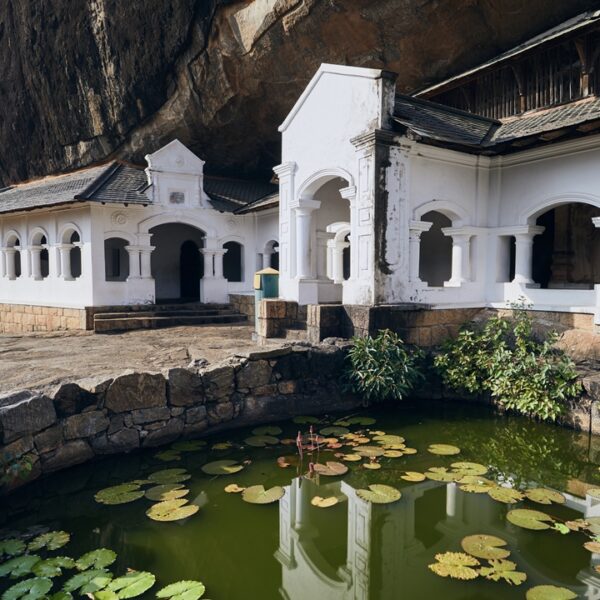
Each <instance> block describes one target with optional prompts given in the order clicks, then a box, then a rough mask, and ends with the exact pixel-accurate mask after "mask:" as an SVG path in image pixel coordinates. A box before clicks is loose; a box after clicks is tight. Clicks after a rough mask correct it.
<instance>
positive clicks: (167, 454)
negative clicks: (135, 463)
mask: <svg viewBox="0 0 600 600" xmlns="http://www.w3.org/2000/svg"><path fill="white" fill-rule="evenodd" d="M154 458H158V460H162V461H164V462H172V461H174V460H181V454H180V453H179V452H177V451H176V450H163V451H162V452H159V453H158V454H155V455H154Z"/></svg>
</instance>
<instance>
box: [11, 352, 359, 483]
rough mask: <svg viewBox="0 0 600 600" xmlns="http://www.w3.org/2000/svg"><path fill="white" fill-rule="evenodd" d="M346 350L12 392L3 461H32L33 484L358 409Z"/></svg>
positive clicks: (249, 357) (255, 356)
mask: <svg viewBox="0 0 600 600" xmlns="http://www.w3.org/2000/svg"><path fill="white" fill-rule="evenodd" d="M346 346H347V345H346ZM345 354H346V347H345V346H344V345H339V346H336V345H324V344H323V345H320V346H312V347H310V346H300V345H294V346H289V347H284V348H278V349H275V350H265V351H258V352H252V353H249V354H245V355H239V356H234V357H232V358H230V359H227V360H226V361H223V362H220V363H217V364H214V365H210V366H208V367H205V368H196V367H193V366H190V367H188V368H174V369H170V370H168V371H167V372H165V373H148V372H133V371H131V372H125V373H122V374H120V375H117V376H115V377H109V378H102V379H87V380H80V381H76V382H69V383H62V384H60V385H58V386H57V387H56V388H55V389H53V390H51V391H48V392H46V393H42V392H35V391H29V390H28V391H22V392H18V393H13V394H10V395H6V396H3V397H0V457H1V456H10V457H13V458H16V459H21V458H23V457H27V459H28V460H29V461H30V462H31V463H32V464H33V469H32V471H31V473H30V476H29V477H28V480H32V479H36V478H37V477H40V476H41V475H43V474H47V473H52V472H54V471H58V470H60V469H65V468H67V467H71V466H73V465H77V464H80V463H83V462H86V461H89V460H91V459H93V458H94V457H96V456H102V455H107V454H116V453H122V452H130V451H133V450H136V449H138V448H147V447H152V446H159V445H162V444H166V443H169V442H172V441H174V440H176V439H180V438H182V439H183V438H193V437H197V436H201V435H203V434H206V433H208V432H213V431H218V430H222V429H226V428H232V427H239V426H243V425H252V424H256V423H265V422H269V421H274V420H282V419H287V418H290V417H291V416H293V415H296V414H304V413H309V414H311V413H312V414H319V413H325V412H329V411H336V410H350V409H352V408H355V407H356V406H358V405H360V401H359V400H358V399H357V398H353V397H350V396H348V394H343V393H342V389H341V386H340V382H339V376H340V374H341V372H342V369H343V362H344V357H345ZM17 483H18V484H21V483H24V482H17Z"/></svg>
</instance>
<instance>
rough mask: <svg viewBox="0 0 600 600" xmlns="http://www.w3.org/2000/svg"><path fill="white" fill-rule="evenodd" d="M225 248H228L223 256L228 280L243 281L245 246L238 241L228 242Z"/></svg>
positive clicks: (225, 275) (225, 274) (224, 273)
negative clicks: (243, 249) (243, 250)
mask: <svg viewBox="0 0 600 600" xmlns="http://www.w3.org/2000/svg"><path fill="white" fill-rule="evenodd" d="M223 248H225V249H226V250H227V252H226V253H225V256H223V276H224V277H225V279H227V280H228V281H243V280H244V277H243V269H242V257H243V252H242V248H243V246H242V245H241V244H238V243H237V242H227V243H226V244H223Z"/></svg>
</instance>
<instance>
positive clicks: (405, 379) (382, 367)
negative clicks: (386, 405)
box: [346, 329, 423, 401]
mask: <svg viewBox="0 0 600 600" xmlns="http://www.w3.org/2000/svg"><path fill="white" fill-rule="evenodd" d="M353 342H354V345H353V346H352V348H351V349H350V352H349V355H348V361H349V366H348V368H347V371H346V375H347V378H348V380H349V382H350V387H351V389H352V391H354V392H355V393H357V394H360V395H362V396H363V397H364V398H365V399H366V400H367V401H373V400H388V399H398V400H400V399H402V398H403V397H404V396H406V395H407V394H408V393H409V392H410V391H411V390H412V389H413V388H414V387H415V385H416V384H417V383H418V382H419V381H420V380H422V379H423V375H422V373H421V362H422V359H423V354H422V352H421V351H420V350H419V349H418V348H414V349H408V348H407V346H406V345H405V344H404V342H403V341H402V339H401V338H400V337H399V336H398V335H396V334H395V333H393V332H392V331H390V330H389V329H383V330H381V331H380V332H379V333H378V335H377V337H371V336H367V337H364V338H359V337H356V338H354V339H353Z"/></svg>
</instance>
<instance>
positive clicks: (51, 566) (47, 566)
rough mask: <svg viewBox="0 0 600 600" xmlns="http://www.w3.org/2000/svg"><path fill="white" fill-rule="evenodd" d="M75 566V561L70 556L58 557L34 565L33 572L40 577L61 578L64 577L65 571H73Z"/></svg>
mask: <svg viewBox="0 0 600 600" xmlns="http://www.w3.org/2000/svg"><path fill="white" fill-rule="evenodd" d="M74 566H75V561H74V560H73V559H72V558H69V557H68V556H56V557H54V558H47V559H46V560H40V561H39V562H37V563H35V565H33V569H31V570H32V572H33V574H34V575H37V576H38V577H59V576H60V575H62V570H63V569H72V568H73V567H74Z"/></svg>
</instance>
